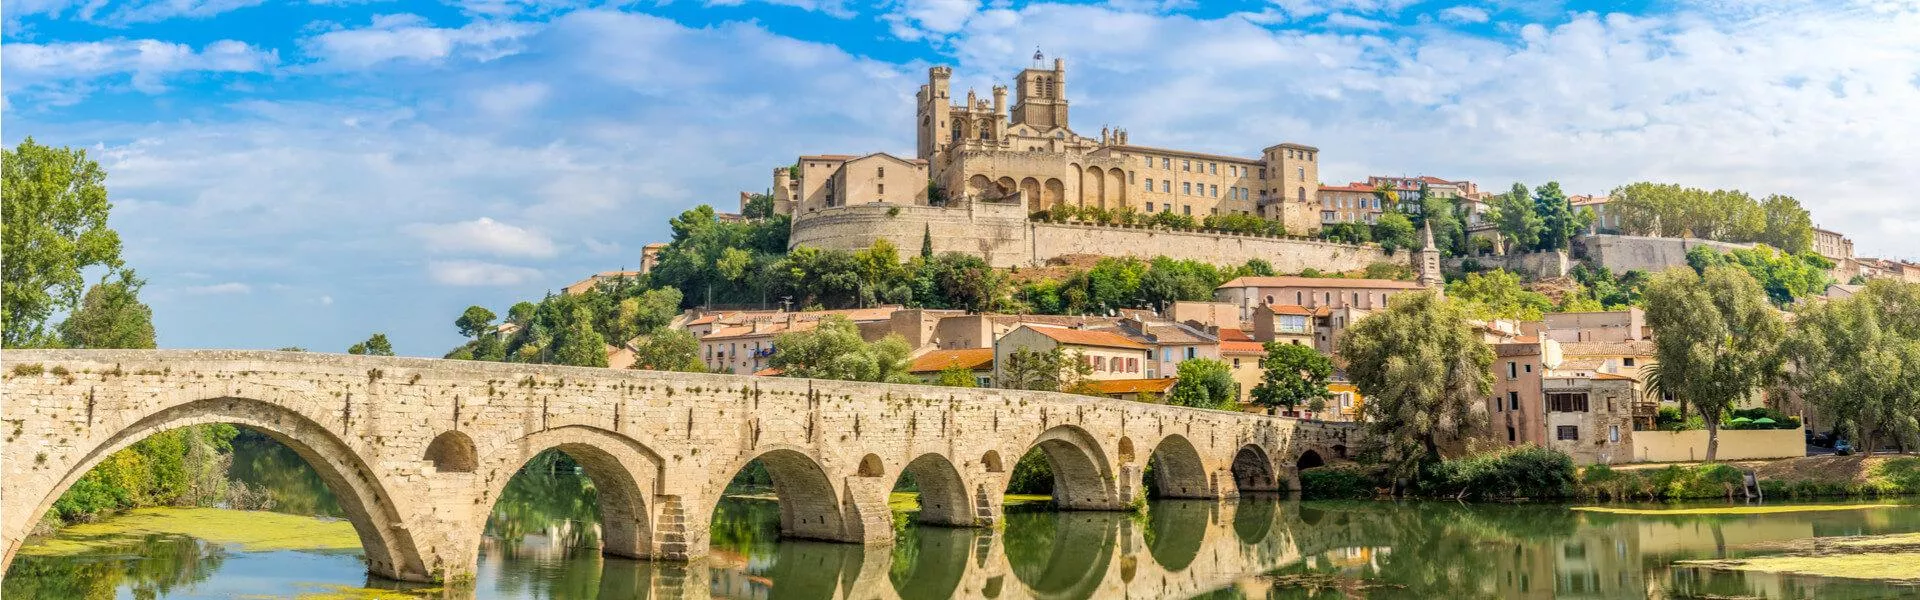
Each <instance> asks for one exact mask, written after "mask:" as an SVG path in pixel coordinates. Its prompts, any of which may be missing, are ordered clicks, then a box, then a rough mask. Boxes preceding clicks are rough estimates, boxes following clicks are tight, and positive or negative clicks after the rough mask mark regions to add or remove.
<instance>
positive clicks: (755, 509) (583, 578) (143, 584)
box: [3, 459, 1920, 600]
mask: <svg viewBox="0 0 1920 600" xmlns="http://www.w3.org/2000/svg"><path fill="white" fill-rule="evenodd" d="M249 464H254V465H272V464H274V463H272V462H271V459H255V460H254V461H252V462H250V463H249ZM281 480H284V481H294V482H297V481H299V478H297V477H291V476H288V477H282V478H281ZM285 489H287V490H292V489H295V488H294V487H293V486H291V485H290V486H288V487H286V488H285ZM286 493H294V492H286ZM595 498H596V497H595V490H594V487H593V485H592V482H591V481H589V480H587V479H586V478H585V477H584V476H581V475H579V474H578V473H576V472H575V471H574V470H573V469H571V468H569V467H567V466H566V465H564V464H554V465H549V466H548V468H544V469H541V468H534V469H528V470H526V471H525V472H523V473H522V474H521V475H520V476H518V477H516V478H515V479H514V481H513V482H512V483H510V484H509V485H508V486H507V488H506V489H505V490H504V491H503V492H502V496H501V500H500V503H499V505H498V506H496V507H495V510H494V512H493V515H492V517H491V519H490V520H489V522H488V537H487V539H486V541H485V542H484V545H483V547H482V548H481V550H480V562H479V571H478V572H477V574H476V578H475V582H474V586H473V588H471V589H470V590H460V591H455V592H440V593H436V594H434V595H433V597H467V596H469V595H471V596H475V597H480V598H704V597H717V598H751V599H788V598H792V599H821V600H826V599H842V598H863V599H864V598H883V599H884V598H906V599H916V600H917V599H921V598H990V599H995V600H999V599H1024V598H1048V599H1055V598H1058V599H1077V598H1110V597H1113V598H1117V597H1128V598H1223V599H1224V598H1287V599H1296V598H1297V599H1309V598H1313V599H1317V598H1329V599H1331V598H1341V599H1351V598H1368V599H1374V600H1400V599H1415V598H1449V599H1454V598H1458V599H1473V598H1503V599H1504V598H1519V599H1536V598H1537V599H1546V598H1593V599H1615V598H1620V599H1625V598H1635V599H1637V598H1710V597H1762V598H1786V599H1792V598H1822V599H1829V598H1830V599H1838V600H1864V599H1879V598H1902V597H1917V596H1920V588H1914V587H1902V586H1895V585H1888V584H1880V583H1873V582H1864V581H1849V580H1833V579H1819V578H1808V577H1790V576H1775V575H1759V574H1740V573H1728V572H1721V571H1710V570H1703V569H1695V568H1680V567H1673V566H1671V565H1672V563H1673V562H1674V561H1677V560H1684V559H1694V558H1719V557H1725V558H1738V557H1741V556H1746V555H1749V554H1750V553H1752V552H1754V550H1752V549H1750V546H1751V545H1753V544H1756V543H1761V542H1768V541H1780V540H1793V539H1804V538H1808V537H1813V536H1833V535H1862V534H1885V533H1900V532H1913V531H1920V507H1915V506H1905V507H1899V508H1891V509H1871V510H1850V511H1834V512H1810V513H1786V514H1771V515H1745V516H1683V517H1649V516H1624V515H1605V514H1590V513H1580V512H1574V511H1571V510H1569V509H1567V508H1566V507H1563V506H1550V505H1461V504H1456V503H1389V502H1313V503H1300V502H1295V501H1287V500H1282V499H1275V498H1271V497H1258V498H1247V499H1243V500H1239V501H1233V502H1225V503H1216V502H1209V501H1155V502H1150V503H1148V507H1147V510H1146V511H1145V512H1144V513H1141V514H1122V513H1102V512H1065V513H1062V512H1044V511H1027V512H1011V513H1009V514H1007V515H1005V519H1004V523H1003V524H1002V525H1001V526H1000V527H997V528H982V529H974V528H943V527H932V526H923V525H919V524H915V523H912V522H911V519H910V518H909V517H908V516H906V515H897V516H896V519H895V526H894V528H895V529H894V530H895V534H896V543H895V544H893V545H892V546H876V547H861V546H857V545H847V544H834V543H821V542H804V541H788V540H781V539H780V537H779V506H778V504H777V503H775V502H773V501H769V500H753V499H745V498H730V499H727V500H724V501H722V502H721V503H720V505H719V506H718V507H716V509H715V511H714V515H715V518H714V520H713V522H712V524H711V536H712V538H711V542H712V552H711V555H710V556H709V557H708V558H707V559H705V560H702V561H695V562H693V563H688V564H670V563H652V562H646V561H635V560H628V559H622V558H614V557H605V556H602V555H601V554H600V553H599V551H598V546H599V544H600V531H599V525H598V516H597V515H598V510H597V505H596V502H595ZM316 506H318V504H317V503H316ZM7 575H8V576H7V577H6V580H5V582H4V590H3V592H4V596H5V597H6V598H9V599H10V600H11V599H15V598H114V597H121V598H166V597H226V596H229V595H233V594H239V593H265V594H275V595H291V594H296V593H301V592H303V591H308V592H310V591H324V587H320V588H316V586H327V585H341V586H347V587H359V586H370V587H381V588H394V587H398V585H399V584H395V583H392V582H379V581H371V582H370V581H368V580H367V578H366V576H365V575H364V566H363V565H362V564H361V563H360V559H359V557H358V556H356V555H353V554H339V553H336V554H317V553H302V552H267V553H255V552H239V551H237V550H234V549H231V548H224V547H220V546H217V545H212V544H207V543H204V542H200V541H197V540H194V539H192V538H187V537H181V536H150V537H147V538H144V539H137V540H131V541H128V542H126V543H123V544H119V545H115V546H111V547H103V548H100V549H98V550H96V551H91V552H87V553H83V554H80V555H75V556H66V557H36V556H21V557H19V558H18V559H16V561H15V563H14V565H13V569H12V571H11V572H9V573H8V574H7Z"/></svg>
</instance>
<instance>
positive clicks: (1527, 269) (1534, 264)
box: [1446, 250, 1572, 279]
mask: <svg viewBox="0 0 1920 600" xmlns="http://www.w3.org/2000/svg"><path fill="white" fill-rule="evenodd" d="M1468 263H1472V264H1475V265H1479V266H1480V268H1482V269H1505V270H1508V271H1512V272H1515V273H1519V274H1522V275H1525V276H1527V277H1529V278H1532V279H1549V278H1554V277H1566V276H1567V274H1568V273H1571V272H1572V266H1571V264H1572V263H1571V262H1570V261H1568V260H1567V253H1566V252H1563V251H1560V250H1544V251H1540V252H1526V253H1522V254H1508V255H1504V256H1502V255H1487V256H1469V257H1464V258H1449V259H1447V261H1446V266H1447V271H1448V272H1455V271H1460V270H1462V269H1464V268H1465V267H1466V265H1467V264H1468Z"/></svg>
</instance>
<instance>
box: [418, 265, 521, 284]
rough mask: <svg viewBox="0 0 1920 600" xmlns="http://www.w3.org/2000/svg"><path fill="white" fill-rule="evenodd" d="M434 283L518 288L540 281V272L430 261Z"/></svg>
mask: <svg viewBox="0 0 1920 600" xmlns="http://www.w3.org/2000/svg"><path fill="white" fill-rule="evenodd" d="M427 276H428V277H429V278H431V279H432V280H433V282H434V283H439V284H442V285H458V286H518V285H526V284H529V283H533V282H535V281H538V280H539V279H540V271H537V270H534V269H530V268H526V267H515V266H510V265H501V264H494V263H489V262H481V261H476V260H448V261H440V260H435V261H428V262H427Z"/></svg>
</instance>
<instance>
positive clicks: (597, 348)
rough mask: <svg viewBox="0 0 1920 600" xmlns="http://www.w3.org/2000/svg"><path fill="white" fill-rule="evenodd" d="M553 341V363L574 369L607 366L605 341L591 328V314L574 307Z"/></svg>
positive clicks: (582, 308) (584, 309)
mask: <svg viewBox="0 0 1920 600" xmlns="http://www.w3.org/2000/svg"><path fill="white" fill-rule="evenodd" d="M569 317H570V318H569V319H567V325H566V327H565V328H564V329H562V330H561V335H559V336H558V337H557V338H556V339H555V340H554V342H555V347H554V350H553V363H554V364H561V365H571V366H575V367H604V366H607V339H606V338H605V337H602V336H601V335H600V332H599V331H598V330H595V329H594V328H593V321H594V320H593V313H591V312H590V311H588V310H587V308H586V307H585V306H579V305H575V306H574V307H573V309H572V311H571V312H570V313H569Z"/></svg>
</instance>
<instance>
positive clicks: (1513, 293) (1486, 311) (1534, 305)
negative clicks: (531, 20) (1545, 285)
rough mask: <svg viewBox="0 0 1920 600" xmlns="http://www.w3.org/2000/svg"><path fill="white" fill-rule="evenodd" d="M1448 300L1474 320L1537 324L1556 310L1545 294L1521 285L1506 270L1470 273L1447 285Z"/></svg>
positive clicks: (1517, 276)
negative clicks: (1506, 320) (1454, 302)
mask: <svg viewBox="0 0 1920 600" xmlns="http://www.w3.org/2000/svg"><path fill="white" fill-rule="evenodd" d="M1447 297H1449V298H1452V299H1453V300H1455V301H1456V302H1458V303H1459V305H1460V308H1462V309H1464V310H1465V311H1466V312H1467V314H1469V315H1471V316H1473V317H1474V318H1478V319H1483V320H1490V319H1513V320H1517V321H1538V320H1540V316H1541V314H1542V313H1545V312H1547V311H1550V310H1553V300H1551V299H1549V298H1547V296H1546V294H1542V293H1540V292H1536V291H1533V290H1529V289H1527V288H1526V286H1523V285H1521V284H1520V276H1519V275H1515V274H1514V273H1513V272H1511V271H1507V270H1504V269H1495V270H1492V271H1485V272H1480V273H1468V274H1467V276H1466V277H1463V278H1461V279H1456V280H1454V281H1452V282H1450V283H1448V284H1447Z"/></svg>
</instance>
